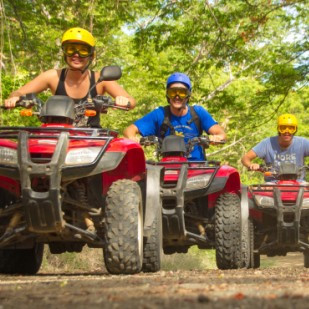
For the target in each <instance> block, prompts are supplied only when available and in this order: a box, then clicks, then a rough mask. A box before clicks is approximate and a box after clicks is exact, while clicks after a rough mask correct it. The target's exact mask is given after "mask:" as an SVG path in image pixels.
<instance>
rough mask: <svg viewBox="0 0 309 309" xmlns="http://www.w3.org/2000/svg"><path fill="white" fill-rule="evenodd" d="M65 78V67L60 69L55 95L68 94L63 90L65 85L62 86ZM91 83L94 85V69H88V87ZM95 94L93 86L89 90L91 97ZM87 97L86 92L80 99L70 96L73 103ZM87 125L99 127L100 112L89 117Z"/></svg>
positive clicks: (95, 90)
mask: <svg viewBox="0 0 309 309" xmlns="http://www.w3.org/2000/svg"><path fill="white" fill-rule="evenodd" d="M65 78H66V69H62V70H61V74H60V78H59V82H58V86H57V89H56V92H55V95H66V96H68V94H67V92H66V90H65V86H64V81H65ZM93 85H95V73H94V71H90V87H89V89H90V88H91V87H92V86H93ZM97 94H98V93H97V89H96V87H93V88H92V89H91V91H90V95H91V97H92V98H94V97H95V96H96V95H97ZM87 97H88V94H86V95H85V96H84V97H83V98H80V99H75V98H72V99H73V100H74V102H75V104H78V103H79V102H80V101H85V100H86V99H87ZM88 125H89V126H90V127H95V128H99V127H101V126H100V114H99V113H98V114H97V115H96V116H94V117H89V119H88Z"/></svg>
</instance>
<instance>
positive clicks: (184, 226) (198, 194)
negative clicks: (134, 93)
mask: <svg viewBox="0 0 309 309" xmlns="http://www.w3.org/2000/svg"><path fill="white" fill-rule="evenodd" d="M221 143H222V142H221ZM140 144H141V145H143V146H148V145H154V144H156V151H157V156H158V162H154V161H148V162H147V163H148V164H147V170H148V171H149V169H150V168H154V167H156V168H157V169H160V173H158V174H157V177H160V178H159V179H158V180H157V181H156V183H160V186H159V188H160V192H159V193H158V195H159V197H160V201H159V202H160V204H161V209H162V225H163V251H164V253H165V254H173V253H187V252H188V249H189V247H190V246H193V245H197V246H198V248H200V249H211V248H215V249H216V262H217V266H218V268H220V269H236V268H242V267H249V258H250V251H249V250H250V243H249V241H250V239H249V225H248V216H249V210H248V204H247V203H246V199H245V203H243V202H242V189H241V183H240V177H239V173H238V171H237V170H236V169H235V168H233V167H230V166H227V165H220V162H218V161H188V159H187V158H188V154H189V153H190V151H191V150H192V148H193V147H194V146H195V145H197V144H198V145H201V146H203V147H205V148H207V147H208V146H209V144H210V141H209V139H208V137H206V136H201V137H196V138H193V139H191V140H190V141H189V142H188V143H187V144H185V142H184V139H183V137H181V136H175V135H171V136H167V137H165V138H164V139H163V141H161V139H158V138H157V137H154V136H149V137H143V138H141V140H140ZM153 179H155V177H153Z"/></svg>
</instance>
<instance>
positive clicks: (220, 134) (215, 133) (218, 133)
mask: <svg viewBox="0 0 309 309" xmlns="http://www.w3.org/2000/svg"><path fill="white" fill-rule="evenodd" d="M208 134H210V135H211V136H210V137H209V139H210V141H212V142H220V141H225V140H226V138H227V137H226V134H225V132H224V130H223V128H222V127H221V126H219V125H218V124H215V125H213V126H212V127H211V128H210V129H209V130H208Z"/></svg>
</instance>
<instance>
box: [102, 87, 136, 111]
mask: <svg viewBox="0 0 309 309" xmlns="http://www.w3.org/2000/svg"><path fill="white" fill-rule="evenodd" d="M97 90H98V93H99V94H104V93H105V92H107V93H108V94H109V95H111V96H112V97H113V98H115V100H116V104H117V105H119V106H125V107H126V106H127V105H128V103H129V102H130V109H133V108H134V107H135V105H136V101H135V99H134V98H133V97H132V96H130V95H129V94H128V93H127V92H126V91H125V90H124V89H123V88H122V87H121V86H120V85H119V84H118V83H117V82H116V81H104V82H102V83H100V84H99V85H98V88H97Z"/></svg>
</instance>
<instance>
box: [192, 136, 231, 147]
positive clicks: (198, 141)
mask: <svg viewBox="0 0 309 309" xmlns="http://www.w3.org/2000/svg"><path fill="white" fill-rule="evenodd" d="M188 144H189V145H190V147H193V146H195V145H200V146H202V147H203V148H209V146H210V145H211V144H213V145H219V144H225V140H222V141H211V140H210V139H209V136H205V135H202V136H199V137H194V138H192V139H191V140H189V142H188Z"/></svg>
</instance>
